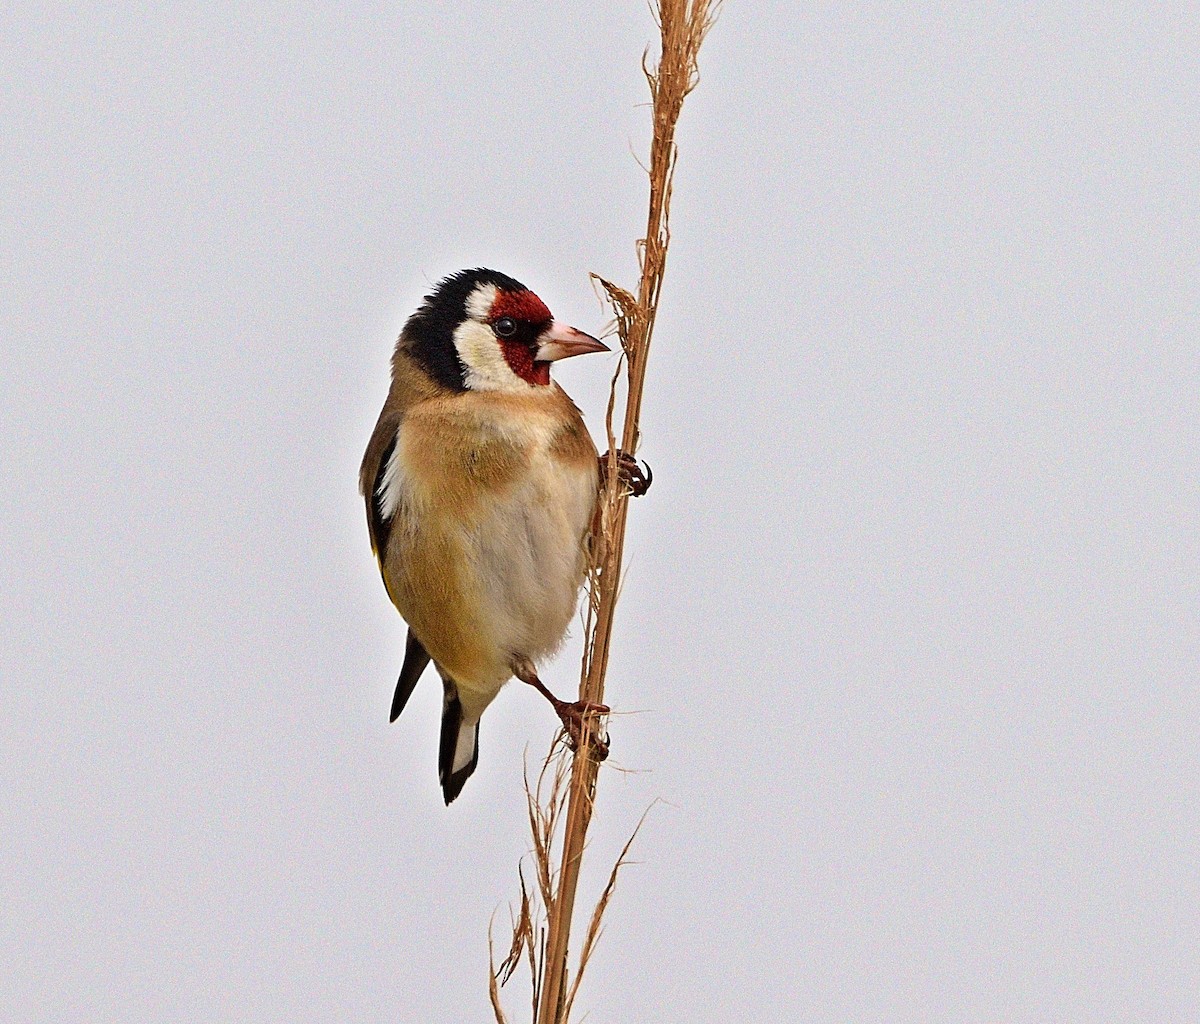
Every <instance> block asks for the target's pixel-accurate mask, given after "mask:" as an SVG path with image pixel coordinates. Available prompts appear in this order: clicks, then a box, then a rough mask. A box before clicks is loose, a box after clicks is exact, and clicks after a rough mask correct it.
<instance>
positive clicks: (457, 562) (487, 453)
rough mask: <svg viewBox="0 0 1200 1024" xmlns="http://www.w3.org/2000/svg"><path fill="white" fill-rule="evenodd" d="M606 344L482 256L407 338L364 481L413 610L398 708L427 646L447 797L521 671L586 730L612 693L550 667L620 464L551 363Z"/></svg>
mask: <svg viewBox="0 0 1200 1024" xmlns="http://www.w3.org/2000/svg"><path fill="white" fill-rule="evenodd" d="M605 351H608V346H607V345H605V344H604V343H603V342H601V341H599V340H598V339H597V338H594V337H592V336H591V335H589V334H585V333H584V332H583V331H580V330H577V329H576V328H574V327H568V326H566V325H565V324H562V323H560V322H559V321H557V320H555V319H554V317H553V316H552V315H551V313H550V310H549V309H548V308H547V307H546V304H545V303H544V302H543V301H542V300H541V299H540V298H538V296H537V295H536V294H534V293H533V292H532V291H530V290H529V289H528V288H526V287H525V286H524V285H523V284H521V283H520V282H519V281H517V280H515V279H514V278H512V277H509V276H507V275H506V274H502V273H500V272H498V271H495V270H489V269H486V268H482V267H478V268H475V269H472V270H462V271H459V272H457V273H454V274H451V275H450V276H448V277H446V278H444V279H443V280H441V281H440V282H438V283H437V284H436V285H435V286H434V288H433V290H432V291H431V292H430V293H429V294H428V295H426V296H425V299H424V301H423V302H422V304H421V305H420V306H419V308H418V309H417V310H416V312H414V313H413V314H412V315H411V316H410V317H409V318H408V320H407V321H406V322H405V324H404V328H403V330H402V331H401V333H400V337H399V339H398V340H397V342H396V346H395V351H394V353H393V355H392V362H391V387H390V389H389V391H388V395H387V398H386V400H385V401H384V404H383V409H382V411H381V412H380V414H379V419H378V421H377V423H376V425H375V429H374V431H373V433H372V434H371V439H370V441H369V442H368V444H367V448H366V452H365V454H364V456H363V461H362V467H361V470H360V473H359V490H360V492H361V494H362V496H363V499H364V501H365V504H366V512H367V526H368V531H369V534H370V540H371V547H372V550H373V551H374V554H375V558H376V561H377V563H378V566H379V571H380V574H381V576H382V577H383V584H384V587H385V589H386V591H387V594H388V597H389V598H390V599H391V601H392V604H393V605H395V607H396V609H397V611H399V613H400V615H401V617H402V618H403V619H404V621H405V622H406V623H407V625H408V634H407V638H406V641H405V651H404V661H403V665H402V668H401V670H400V677H399V680H398V681H397V684H396V690H395V695H394V697H393V700H392V707H391V721H393V722H394V721H395V720H396V719H397V718H398V717H399V715H400V713H401V712H402V711H403V710H404V707H405V705H406V704H407V703H408V700H409V698H410V697H411V695H412V693H413V690H414V689H415V687H416V685H417V682H418V680H419V679H420V677H421V675H422V673H423V672H424V671H425V669H426V668H427V666H428V665H429V664H430V662H432V663H433V665H434V667H435V669H436V670H437V673H438V674H439V675H440V676H441V680H442V722H441V738H440V743H439V751H438V778H439V781H440V783H441V787H442V795H443V797H444V799H445V802H446V804H447V805H449V804H450V803H451V802H452V801H453V800H454V799H455V798H456V797H457V796H458V795H459V794H460V793H461V792H462V788H463V785H464V783H465V782H466V781H467V779H468V778H470V776H471V775H472V773H473V772H474V771H475V768H476V766H477V764H478V761H479V721H480V717H481V716H482V715H483V712H484V711H485V710H486V709H487V707H488V706H489V705H490V704H491V703H492V701H493V700H494V699H495V698H496V696H497V694H498V693H499V692H500V689H501V687H503V686H504V684H505V683H507V682H508V681H509V680H510V679H511V678H513V677H514V676H516V677H517V678H519V679H521V680H523V681H524V682H526V683H529V684H530V685H532V686H534V687H535V688H536V689H537V690H538V691H539V692H541V693H542V694H543V695H544V696H545V697H546V698H547V699H548V700H549V701H550V702H551V704H552V705H553V706H554V709H555V711H556V712H557V713H558V715H559V718H560V719H561V720H562V722H563V724H564V726H565V727H566V728H567V729H568V732H569V733H570V735H571V736H572V737H573V738H574V739H575V740H576V741H577V740H578V738H579V735H580V730H579V723H580V721H581V720H582V716H583V715H584V714H586V713H588V712H601V713H604V712H607V711H608V709H607V708H605V707H603V706H600V705H587V704H584V703H582V702H574V703H570V702H566V701H561V700H559V699H558V698H557V697H555V696H554V695H553V694H552V693H551V692H550V691H549V690H548V689H547V688H546V687H545V685H544V684H543V683H542V681H541V680H540V678H539V677H538V675H537V665H538V663H539V662H540V661H543V660H544V659H546V658H548V657H550V656H551V655H553V654H554V653H555V652H556V651H557V650H558V649H559V647H560V646H561V644H562V642H563V640H564V637H565V635H566V632H567V627H568V625H569V624H570V620H571V618H572V616H573V615H574V614H575V612H576V609H577V607H578V602H579V592H580V589H581V588H582V585H583V582H584V578H585V575H586V566H587V545H588V543H589V535H590V533H591V529H592V524H593V519H594V517H595V515H596V504H597V495H598V492H599V489H600V486H601V484H602V481H603V479H604V475H605V474H604V467H605V466H606V465H607V456H606V458H605V460H601V459H600V457H599V456H598V454H597V450H596V446H595V444H594V442H593V441H592V438H591V435H590V434H589V433H588V430H587V427H586V425H585V424H584V421H583V416H582V414H581V413H580V411H579V409H578V408H577V407H576V406H575V404H574V403H573V402H572V401H571V399H570V398H569V397H568V396H567V394H566V392H564V391H563V389H562V388H561V387H559V385H558V384H557V383H555V382H554V381H553V380H551V378H550V365H551V363H554V362H556V361H558V360H560V359H566V358H569V357H571V356H577V355H583V354H586V353H593V352H605ZM617 454H618V455H619V456H620V458H619V460H618V468H619V470H620V471H621V472H622V473H623V474H624V475H625V476H626V477H627V478H628V479H629V480H630V481H631V482H630V493H642V488H643V485H644V486H648V485H649V480H648V479H647V478H646V477H643V476H642V475H641V474H640V471H638V469H637V463H636V462H632V460H631V459H630V458H629V457H628V456H626V455H624V453H617ZM630 462H632V468H631V467H630V465H629V463H630ZM647 469H648V467H647Z"/></svg>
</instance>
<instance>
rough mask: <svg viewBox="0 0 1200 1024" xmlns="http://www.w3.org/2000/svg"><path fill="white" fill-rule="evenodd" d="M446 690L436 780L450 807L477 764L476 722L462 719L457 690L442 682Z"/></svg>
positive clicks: (448, 683)
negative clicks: (438, 781) (440, 784)
mask: <svg viewBox="0 0 1200 1024" xmlns="http://www.w3.org/2000/svg"><path fill="white" fill-rule="evenodd" d="M442 682H443V684H444V685H445V687H446V692H445V696H444V697H443V699H442V742H441V747H440V748H439V751H438V778H439V779H441V782H442V795H443V796H445V798H446V804H447V805H449V804H450V801H452V800H453V799H454V798H455V797H456V796H458V794H459V793H461V792H462V788H463V784H464V783H465V782H466V781H467V779H469V778H470V777H471V773H472V772H474V771H475V766H476V765H477V764H478V763H479V719H478V718H477V719H475V721H473V722H466V721H464V720H463V707H462V702H461V701H459V699H458V687H457V686H455V685H454V682H453V681H452V680H450V679H443V681H442Z"/></svg>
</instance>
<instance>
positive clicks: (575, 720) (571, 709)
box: [554, 700, 611, 761]
mask: <svg viewBox="0 0 1200 1024" xmlns="http://www.w3.org/2000/svg"><path fill="white" fill-rule="evenodd" d="M554 710H555V712H557V714H558V717H559V718H560V719H561V720H562V724H563V729H564V730H565V731H566V733H567V744H568V746H570V748H571V749H572V750H573V751H576V752H577V751H578V750H579V748H580V746H581V745H582V744H583V737H584V735H585V734H586V735H587V736H588V738H589V742H590V745H591V753H592V757H594V758H595V759H596V760H597V761H604V760H606V759H607V758H608V733H607V732H604V733H601V732H600V728H599V725H598V724H596V725H595V726H594V727H593V728H590V729H589V728H587V725H588V719H589V718H592V719H595V718H599V717H600V716H601V715H607V714H608V713H609V711H610V710H611V709H610V708H609V707H608V705H607V704H593V703H592V702H591V701H587V700H577V701H575V702H573V703H567V701H565V700H558V701H555V702H554Z"/></svg>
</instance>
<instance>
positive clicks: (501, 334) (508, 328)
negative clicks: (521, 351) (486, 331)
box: [492, 316, 517, 338]
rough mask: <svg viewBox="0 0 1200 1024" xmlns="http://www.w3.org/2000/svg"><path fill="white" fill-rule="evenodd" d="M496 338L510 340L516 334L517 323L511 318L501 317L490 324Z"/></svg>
mask: <svg viewBox="0 0 1200 1024" xmlns="http://www.w3.org/2000/svg"><path fill="white" fill-rule="evenodd" d="M492 330H493V331H495V332H496V337H498V338H511V337H512V336H513V335H514V334H516V333H517V322H516V321H515V320H514V319H513V318H512V317H511V316H502V317H501V318H500V319H499V320H496V321H495V322H494V323H493V324H492Z"/></svg>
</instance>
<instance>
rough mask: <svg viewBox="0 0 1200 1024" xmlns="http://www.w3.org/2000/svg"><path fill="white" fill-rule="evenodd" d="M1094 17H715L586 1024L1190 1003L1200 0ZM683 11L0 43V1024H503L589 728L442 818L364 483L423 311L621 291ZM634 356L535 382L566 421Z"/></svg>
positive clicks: (515, 14)
mask: <svg viewBox="0 0 1200 1024" xmlns="http://www.w3.org/2000/svg"><path fill="white" fill-rule="evenodd" d="M1118 7H1119V5H1112V4H1064V3H1052V4H1040V5H1033V6H1031V5H1020V6H1013V5H973V6H972V5H956V4H922V5H901V6H896V5H891V4H865V5H846V4H834V5H829V4H821V5H810V4H800V3H766V2H755V3H751V2H732V3H730V4H729V5H728V6H727V8H726V9H725V12H724V15H723V17H722V20H721V22H720V23H719V25H718V26H717V28H716V29H715V30H714V32H713V33H712V35H711V37H710V39H709V42H708V43H707V45H706V47H705V51H704V53H703V81H702V83H701V85H700V88H699V89H698V90H697V91H696V92H695V93H694V94H693V96H692V97H691V99H690V100H689V104H688V106H687V108H686V109H685V112H684V119H683V124H682V127H681V135H680V145H681V159H680V164H679V172H678V176H677V179H676V202H675V220H674V240H673V247H672V252H671V260H670V266H669V271H668V279H667V284H666V290H665V296H664V302H663V307H662V313H661V315H660V319H659V326H658V334H657V339H656V346H655V349H654V351H653V356H652V362H651V367H650V382H649V387H648V392H647V399H646V408H645V444H644V449H643V454H644V455H645V456H646V457H647V458H648V459H649V460H650V462H651V464H652V465H653V467H654V470H655V476H656V483H655V487H654V490H653V491H652V492H651V495H650V496H649V497H648V498H646V499H645V500H643V501H641V502H639V503H638V504H637V505H636V506H635V507H634V510H633V519H632V525H631V566H630V572H629V578H628V583H627V585H626V588H625V594H624V603H623V605H622V607H621V609H620V613H619V619H618V641H617V644H616V649H615V654H614V659H613V666H612V674H611V682H610V691H609V692H610V697H611V701H612V703H613V704H614V705H615V707H616V708H618V709H619V710H621V711H637V712H639V713H638V714H631V715H628V716H626V717H621V718H618V719H616V720H615V721H614V722H613V725H612V730H611V731H612V739H613V745H614V747H613V749H614V753H613V759H612V763H613V765H614V767H620V768H626V769H630V771H629V772H628V773H621V772H618V771H615V770H611V771H606V772H605V773H604V775H603V777H602V783H601V784H602V790H601V797H600V806H599V812H598V816H597V822H596V828H595V831H594V838H593V843H592V850H591V861H590V866H591V871H590V872H589V873H588V875H587V877H586V878H585V886H586V887H588V889H587V891H588V892H595V891H596V890H597V889H598V887H599V885H600V882H601V877H600V876H601V873H602V872H603V871H605V870H606V869H607V865H608V863H609V862H610V860H611V858H612V856H613V855H615V853H616V851H617V850H618V849H619V847H620V844H621V843H622V842H623V840H624V838H625V836H626V835H627V834H628V832H629V830H630V829H631V828H632V826H633V824H634V823H635V822H636V820H637V818H638V816H639V815H640V814H641V812H642V811H643V809H644V808H645V807H646V806H647V805H648V804H650V803H651V802H652V801H655V800H661V801H662V803H660V804H658V805H657V806H656V807H655V809H654V811H653V812H652V813H651V815H650V817H649V820H648V822H647V824H646V826H645V828H644V830H643V832H642V835H641V837H640V838H639V840H638V842H637V846H636V850H635V859H636V860H638V861H639V863H638V864H636V865H633V866H631V867H630V868H629V869H628V871H627V872H626V874H625V875H624V876H623V878H622V882H621V886H620V889H619V893H618V897H617V899H616V901H615V902H614V904H613V906H612V909H611V911H610V915H609V918H608V930H607V932H606V934H605V936H604V940H603V943H602V945H601V947H600V950H599V953H598V955H597V958H596V960H595V962H594V965H593V967H592V973H591V976H590V982H589V983H588V984H587V985H586V986H585V991H584V993H583V994H582V996H581V1003H580V1005H581V1008H583V1009H587V1010H590V1013H591V1016H590V1017H589V1020H591V1021H593V1022H594V1024H604V1022H610V1021H611V1022H629V1021H664V1022H681V1024H682V1022H688V1024H691V1022H695V1021H713V1022H722V1024H724V1022H728V1021H736V1020H747V1021H756V1022H759V1021H762V1022H775V1021H778V1022H788V1024H791V1022H796V1021H801V1022H806V1024H807V1022H830V1024H833V1022H845V1021H880V1022H884V1021H886V1022H889V1024H904V1022H913V1024H915V1022H947V1024H959V1022H963V1024H966V1022H973V1024H1044V1022H1046V1021H1071V1022H1097V1024H1100V1022H1112V1021H1126V1020H1127V1021H1135V1020H1136V1021H1182V1020H1194V1019H1200V995H1198V993H1200V966H1198V960H1197V957H1196V949H1197V948H1200V914H1198V913H1197V909H1196V908H1197V906H1198V905H1200V903H1198V901H1200V872H1198V871H1197V863H1198V862H1200V838H1198V837H1200V754H1198V750H1200V743H1198V742H1197V739H1198V732H1200V705H1198V702H1197V681H1198V679H1200V629H1198V626H1197V608H1198V604H1200V540H1198V538H1200V522H1198V518H1200V516H1198V510H1200V398H1198V386H1200V349H1198V346H1197V328H1198V327H1200V323H1198V319H1200V318H1198V313H1197V310H1198V308H1200V305H1198V302H1200V256H1198V255H1197V254H1198V253H1200V244H1198V240H1200V213H1198V210H1200V202H1198V200H1197V196H1198V195H1200V170H1198V165H1197V158H1196V140H1197V138H1200V107H1198V106H1197V100H1196V97H1197V96H1198V95H1200V70H1198V69H1200V65H1198V64H1197V61H1196V53H1197V50H1198V48H1200V18H1198V17H1197V15H1196V13H1195V11H1194V10H1192V9H1189V8H1188V7H1187V5H1180V6H1179V7H1174V8H1171V7H1154V8H1153V9H1152V8H1150V7H1147V6H1145V5H1142V6H1139V5H1126V13H1116V10H1117V8H1118ZM1151 11H1153V13H1151ZM1172 11H1173V12H1174V13H1171V12H1172ZM1185 11H1186V12H1187V13H1183V12H1185ZM652 33H653V26H652V24H651V22H650V18H649V15H648V13H647V12H646V10H645V8H644V6H643V5H642V4H641V3H636V2H634V3H628V4H620V5H618V4H602V5H596V4H582V3H562V4H553V5H552V4H545V5H522V4H510V3H486V4H485V3H463V4H454V5H434V4H390V5H388V4H378V5H372V4H350V5H332V4H330V5H313V4H300V5H291V6H290V7H289V8H287V9H285V8H284V7H281V6H280V5H275V4H250V3H238V4H215V5H206V6H202V5H192V6H183V5H178V4H174V5H171V4H168V5H162V4H124V5H111V4H73V5H65V4H63V5H56V4H47V3H44V2H43V3H37V4H28V3H20V2H17V3H10V4H8V5H7V6H6V7H5V10H4V13H3V14H0V66H2V67H3V68H4V71H3V77H2V78H0V123H2V125H3V130H2V131H0V179H2V180H0V237H2V240H3V246H2V250H0V251H2V253H3V258H2V261H0V274H2V279H0V327H2V332H3V334H2V336H3V342H4V360H3V362H4V372H3V373H2V374H0V430H2V431H3V436H4V439H5V440H4V444H3V446H2V447H0V478H2V479H3V481H4V484H5V486H4V491H5V495H6V499H5V502H4V509H5V510H4V514H3V517H2V518H0V557H2V558H3V560H4V564H5V566H6V571H5V574H4V576H5V581H6V582H5V586H4V587H3V589H2V590H0V620H2V621H3V623H4V639H3V642H2V643H0V680H2V684H3V691H2V692H3V708H2V710H0V745H2V746H0V749H3V752H4V764H5V770H4V772H3V775H2V777H3V782H2V783H0V787H2V789H3V794H2V798H0V906H3V908H4V910H3V911H2V912H0V1017H2V1018H3V1019H4V1020H6V1021H37V1022H43V1021H44V1022H63V1021H87V1022H102V1021H138V1020H141V1021H248V1022H250V1021H253V1022H257V1021H289V1022H324V1021H364V1022H374V1021H379V1022H383V1021H389V1022H391V1021H432V1020H438V1021H468V1020H472V1021H478V1020H486V1019H490V1017H489V1013H490V1011H489V1010H488V1008H487V996H486V971H487V947H486V929H487V922H488V918H489V916H490V915H491V914H492V913H493V911H495V910H496V909H497V908H501V914H500V915H499V916H500V918H503V917H504V911H503V907H504V906H505V905H506V903H507V901H508V900H509V899H510V898H512V897H513V896H514V895H515V894H516V891H517V886H516V864H517V861H518V858H519V857H520V856H521V855H522V853H523V852H524V851H525V850H526V849H527V847H528V838H527V835H526V828H525V824H524V810H523V795H522V789H521V759H522V755H523V752H524V751H525V750H526V749H528V750H530V752H531V755H532V756H537V755H538V754H540V752H541V751H542V750H543V749H544V747H545V745H546V744H547V743H548V741H549V739H550V737H551V735H552V733H553V731H554V725H555V720H554V718H553V716H552V715H551V714H550V712H549V710H548V708H547V707H546V706H545V703H544V701H542V699H541V698H540V697H538V696H537V695H536V694H534V693H532V692H530V691H529V690H528V688H527V687H522V686H519V685H514V686H512V687H510V688H509V689H508V690H506V691H505V693H503V694H502V695H501V698H500V699H499V700H498V701H497V704H496V705H495V706H494V707H493V708H492V710H490V711H489V712H488V715H487V717H486V718H485V719H484V722H483V729H482V735H481V759H480V766H479V771H478V772H477V773H476V775H475V776H474V778H472V779H471V781H470V783H469V785H468V786H467V788H466V789H465V791H464V793H463V796H462V797H461V798H460V799H459V801H458V802H457V803H455V804H454V805H453V806H452V807H450V808H446V807H444V806H443V805H442V800H441V795H440V791H439V788H438V786H437V779H436V738H437V718H438V707H439V701H440V691H439V688H438V687H437V686H436V685H435V684H434V683H433V681H432V679H430V680H426V681H425V683H424V684H423V685H422V686H421V687H419V688H418V691H417V693H416V695H415V697H414V699H413V701H412V704H411V705H410V708H409V710H407V711H406V713H405V715H404V716H403V718H402V719H401V720H400V721H399V722H397V723H396V724H395V725H392V726H389V725H388V722H387V717H388V709H389V706H390V700H391V690H392V687H393V685H394V682H395V677H396V673H397V671H398V669H399V665H400V661H401V652H402V641H403V626H402V623H401V622H400V620H399V618H398V616H397V615H396V614H395V612H394V611H393V610H392V609H391V607H390V606H389V604H388V603H387V599H386V596H385V594H384V592H383V588H382V586H381V584H380V582H379V579H378V576H377V573H376V570H375V566H374V564H373V562H372V559H371V555H370V551H369V548H368V543H367V536H366V528H365V523H364V519H363V513H362V508H361V505H360V502H359V499H358V496H357V494H356V490H355V483H356V481H355V475H356V472H357V467H358V460H359V457H360V454H361V451H362V448H363V446H364V445H365V442H366V439H367V437H368V435H369V433H370V429H371V427H372V425H373V421H374V417H375V415H376V412H377V410H378V406H379V404H380V402H381V401H382V397H383V394H384V391H385V389H386V384H387V376H386V374H387V358H388V354H389V352H390V349H391V345H392V342H393V340H394V337H395V335H396V334H397V332H398V330H399V328H400V325H401V323H402V322H403V319H404V317H405V316H406V315H407V313H408V312H409V311H410V310H411V309H412V308H413V307H414V305H415V304H416V303H417V301H418V300H419V299H420V297H421V295H422V294H423V293H424V291H425V289H426V288H427V286H428V285H429V284H430V283H431V282H432V281H434V280H436V279H437V278H439V277H440V276H442V275H443V274H446V273H448V272H451V271H453V270H456V269H459V268H460V267H464V266H476V265H481V264H482V265H486V266H493V267H495V268H497V269H500V270H502V271H505V272H507V273H509V274H512V275H514V276H516V277H517V278H519V279H521V280H523V281H524V282H526V283H527V284H529V285H530V286H532V287H533V288H534V289H535V290H536V291H538V293H539V294H540V295H541V296H542V297H543V298H544V299H545V300H546V301H547V303H548V304H549V305H550V307H551V308H552V309H553V310H554V311H555V313H556V314H557V315H558V316H560V317H562V318H563V319H565V320H567V321H568V322H571V323H574V324H576V325H578V326H580V327H582V328H584V329H593V330H594V329H597V328H599V327H600V326H601V325H602V323H603V321H604V320H605V319H606V314H605V312H604V311H603V310H602V308H601V307H600V305H599V303H598V302H597V301H596V299H595V298H594V296H593V294H592V291H591V289H590V287H589V283H588V280H587V276H586V275H587V272H588V271H589V270H595V271H599V272H602V273H604V274H606V275H610V276H613V277H615V278H616V279H617V280H619V281H624V282H626V283H631V282H632V280H633V278H634V273H635V264H634V253H633V240H634V239H635V238H636V237H637V234H638V232H639V230H640V229H641V226H642V223H643V217H644V214H643V208H644V179H643V177H642V176H641V172H640V171H639V170H638V168H637V165H636V163H635V162H634V159H633V156H632V155H631V149H632V151H633V152H637V153H642V152H644V148H645V140H646V121H647V111H646V109H645V108H644V107H642V106H640V104H642V103H643V102H644V100H645V90H644V85H643V83H642V81H641V79H640V74H639V72H638V61H639V58H640V56H641V53H642V49H643V47H644V45H645V44H646V43H647V42H648V41H649V40H650V39H651V37H652ZM611 369H612V361H611V359H608V358H601V357H591V358H589V359H586V360H583V359H581V360H578V361H573V362H572V364H568V365H566V366H563V367H562V368H561V372H560V373H559V378H560V380H562V381H563V383H564V384H565V386H566V387H567V389H568V390H569V391H570V393H571V394H572V395H573V396H574V397H575V398H576V399H577V401H578V402H579V403H580V404H581V406H582V407H583V408H584V410H585V412H586V413H587V414H588V417H589V422H590V423H591V424H592V426H593V428H596V427H598V425H599V423H600V417H601V414H602V410H603V401H604V395H605V389H606V384H607V379H608V376H609V374H610V372H611ZM576 658H577V649H576V648H575V647H568V649H567V651H566V653H565V654H564V655H563V657H562V658H560V660H559V661H557V662H556V663H555V664H553V665H552V666H550V667H549V668H548V670H547V671H546V673H544V674H545V676H546V677H547V678H548V680H549V681H551V682H552V684H553V685H554V686H555V687H556V688H557V689H560V690H563V691H568V690H569V689H570V688H571V686H572V685H573V682H574V679H575V675H576ZM522 1007H523V999H522V998H518V999H514V1001H513V1003H512V1008H513V1013H514V1017H516V1018H517V1019H520V1012H521V1010H522Z"/></svg>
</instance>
